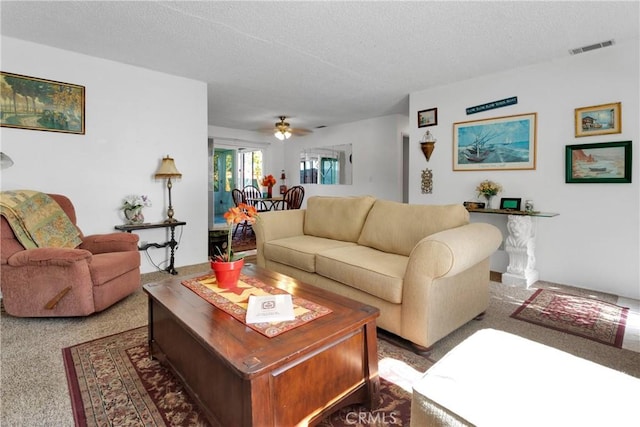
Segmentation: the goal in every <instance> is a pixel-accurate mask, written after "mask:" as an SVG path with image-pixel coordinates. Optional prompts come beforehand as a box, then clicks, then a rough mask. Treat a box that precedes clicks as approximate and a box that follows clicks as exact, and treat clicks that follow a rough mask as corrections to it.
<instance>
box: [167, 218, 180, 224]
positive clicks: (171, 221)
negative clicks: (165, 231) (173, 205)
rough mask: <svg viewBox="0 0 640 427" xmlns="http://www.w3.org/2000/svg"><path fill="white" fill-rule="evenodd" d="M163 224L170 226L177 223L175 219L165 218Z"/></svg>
mask: <svg viewBox="0 0 640 427" xmlns="http://www.w3.org/2000/svg"><path fill="white" fill-rule="evenodd" d="M163 222H164V223H165V224H171V223H173V222H178V220H177V219H175V218H167V219H165V220H164V221H163Z"/></svg>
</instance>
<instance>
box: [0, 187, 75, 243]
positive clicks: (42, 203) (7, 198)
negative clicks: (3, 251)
mask: <svg viewBox="0 0 640 427" xmlns="http://www.w3.org/2000/svg"><path fill="white" fill-rule="evenodd" d="M0 215H2V216H4V217H5V218H6V219H7V222H8V223H9V225H10V226H11V229H12V230H13V232H14V234H15V235H16V238H17V239H18V241H19V242H20V243H21V244H22V246H24V247H25V248H26V249H33V248H51V247H55V248H75V247H76V246H78V245H79V244H80V243H82V240H81V239H80V232H79V231H78V229H77V228H76V227H75V225H73V223H72V222H71V220H70V219H69V217H68V216H67V214H66V213H65V212H64V211H63V210H62V208H61V207H60V205H58V204H57V203H56V202H55V200H53V199H52V198H51V197H49V195H47V194H45V193H41V192H38V191H32V190H16V191H3V192H0Z"/></svg>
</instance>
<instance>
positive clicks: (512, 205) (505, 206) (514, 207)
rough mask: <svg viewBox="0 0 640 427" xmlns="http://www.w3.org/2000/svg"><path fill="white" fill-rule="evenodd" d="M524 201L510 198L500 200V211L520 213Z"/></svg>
mask: <svg viewBox="0 0 640 427" xmlns="http://www.w3.org/2000/svg"><path fill="white" fill-rule="evenodd" d="M521 203H522V199H520V198H519V199H514V198H510V197H503V198H501V199H500V209H501V210H505V211H519V210H520V204H521Z"/></svg>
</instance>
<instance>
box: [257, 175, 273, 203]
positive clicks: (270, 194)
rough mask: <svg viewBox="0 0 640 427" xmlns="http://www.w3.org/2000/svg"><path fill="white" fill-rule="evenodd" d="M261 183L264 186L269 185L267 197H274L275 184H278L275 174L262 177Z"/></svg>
mask: <svg viewBox="0 0 640 427" xmlns="http://www.w3.org/2000/svg"><path fill="white" fill-rule="evenodd" d="M260 185H262V186H263V187H267V197H268V198H269V199H270V198H271V197H273V186H274V185H276V179H275V178H274V176H273V175H267V176H265V177H264V178H262V181H260Z"/></svg>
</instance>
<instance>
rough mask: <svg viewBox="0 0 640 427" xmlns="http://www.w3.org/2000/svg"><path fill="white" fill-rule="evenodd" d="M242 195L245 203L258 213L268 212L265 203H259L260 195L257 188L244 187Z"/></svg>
mask: <svg viewBox="0 0 640 427" xmlns="http://www.w3.org/2000/svg"><path fill="white" fill-rule="evenodd" d="M242 193H243V194H244V200H245V203H246V204H248V205H251V206H253V207H254V208H256V210H257V211H258V212H266V211H268V210H269V209H268V207H267V205H266V203H264V202H263V201H261V199H262V193H261V192H260V189H259V188H258V187H255V186H253V185H246V186H245V187H244V188H243V189H242Z"/></svg>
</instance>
